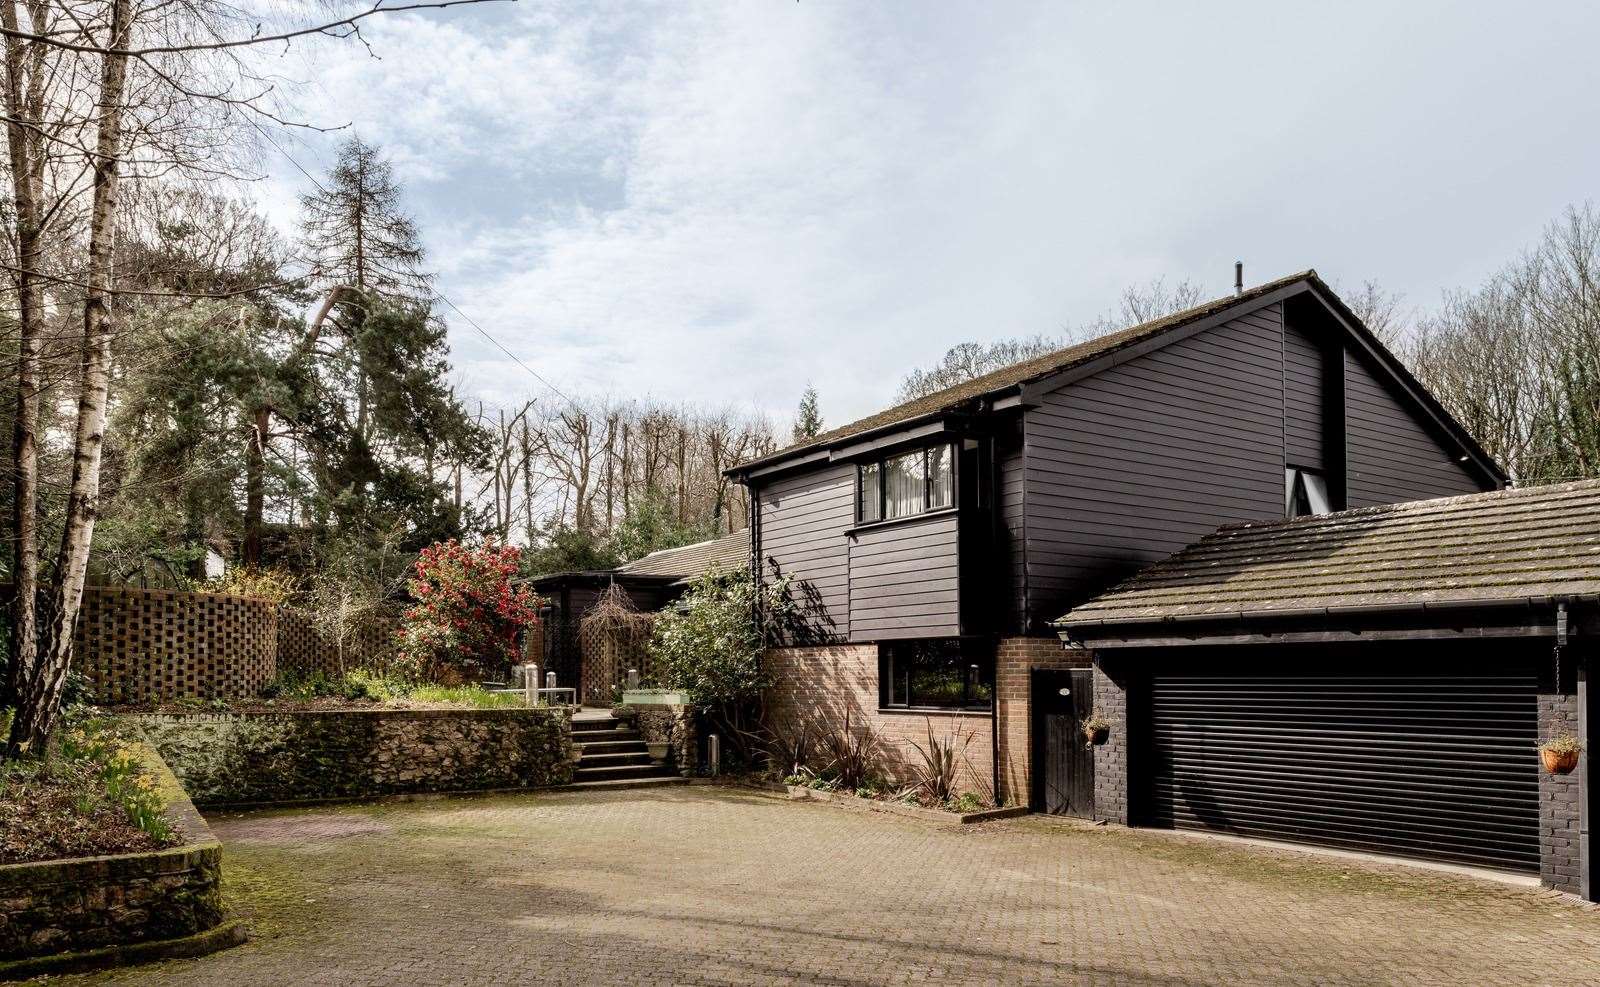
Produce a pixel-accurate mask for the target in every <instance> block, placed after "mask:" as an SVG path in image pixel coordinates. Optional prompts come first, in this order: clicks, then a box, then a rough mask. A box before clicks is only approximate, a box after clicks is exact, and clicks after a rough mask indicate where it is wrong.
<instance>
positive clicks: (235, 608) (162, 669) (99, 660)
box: [74, 586, 278, 703]
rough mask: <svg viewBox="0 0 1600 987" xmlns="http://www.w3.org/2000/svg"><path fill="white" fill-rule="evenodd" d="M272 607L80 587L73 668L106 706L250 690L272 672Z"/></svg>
mask: <svg viewBox="0 0 1600 987" xmlns="http://www.w3.org/2000/svg"><path fill="white" fill-rule="evenodd" d="M277 610H278V608H277V606H276V605H275V604H272V603H268V602H267V601H265V600H254V599H249V598H247V597H242V596H223V595H221V594H217V593H180V592H177V591H174V590H150V589H132V588H125V587H120V586H90V587H86V588H85V589H84V591H83V609H82V611H81V613H80V614H79V617H78V626H77V628H76V629H75V636H74V641H75V644H74V648H75V654H76V658H75V659H74V666H75V667H76V668H77V670H78V671H80V672H82V673H83V674H84V675H85V676H86V677H87V678H88V679H89V682H90V686H91V688H92V689H93V690H94V695H95V698H96V700H97V701H99V702H105V703H125V702H143V701H146V700H150V699H168V698H172V699H176V698H200V699H214V698H218V697H223V696H237V695H255V694H256V693H257V692H259V691H260V689H261V687H262V686H264V685H266V684H267V683H268V682H270V681H272V679H273V677H274V676H275V675H276V674H277V661H276V655H277V636H278V615H277Z"/></svg>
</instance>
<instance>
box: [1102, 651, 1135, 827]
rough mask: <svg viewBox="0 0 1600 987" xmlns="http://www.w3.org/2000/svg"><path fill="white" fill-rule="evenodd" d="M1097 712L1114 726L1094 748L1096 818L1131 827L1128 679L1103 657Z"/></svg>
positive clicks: (1124, 673)
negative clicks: (1104, 739) (1129, 822)
mask: <svg viewBox="0 0 1600 987" xmlns="http://www.w3.org/2000/svg"><path fill="white" fill-rule="evenodd" d="M1094 711H1095V713H1096V714H1097V715H1099V716H1101V717H1103V718H1105V720H1106V721H1107V722H1108V723H1110V724H1111V737H1110V739H1109V740H1107V741H1106V742H1105V743H1104V744H1101V745H1100V746H1098V747H1096V748H1095V749H1094V815H1095V818H1096V819H1104V820H1107V821H1109V822H1114V823H1121V824H1122V825H1124V826H1126V825H1127V824H1128V680H1127V674H1126V672H1124V671H1123V670H1121V669H1119V668H1117V666H1116V664H1115V663H1114V662H1113V663H1111V664H1109V665H1108V664H1107V663H1106V661H1105V660H1104V659H1103V658H1097V659H1096V660H1095V663H1094Z"/></svg>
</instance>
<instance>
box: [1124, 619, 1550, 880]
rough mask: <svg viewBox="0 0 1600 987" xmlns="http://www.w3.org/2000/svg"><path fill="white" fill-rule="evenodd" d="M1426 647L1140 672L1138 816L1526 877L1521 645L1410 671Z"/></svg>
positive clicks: (1530, 679) (1294, 653)
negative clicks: (1144, 684) (1144, 731)
mask: <svg viewBox="0 0 1600 987" xmlns="http://www.w3.org/2000/svg"><path fill="white" fill-rule="evenodd" d="M1433 647H1436V646H1435V645H1432V644H1426V643H1423V644H1418V645H1415V646H1408V647H1407V649H1405V650H1403V651H1399V650H1391V651H1389V652H1386V657H1380V656H1379V655H1378V654H1375V653H1374V652H1375V648H1374V647H1373V646H1368V647H1367V649H1365V650H1364V651H1362V652H1358V653H1355V654H1352V653H1346V654H1343V655H1341V654H1340V653H1339V652H1337V651H1333V652H1330V651H1329V650H1328V649H1310V648H1306V649H1302V650H1296V649H1295V648H1293V647H1286V648H1283V649H1278V650H1276V651H1275V652H1274V653H1273V654H1272V655H1271V656H1270V658H1268V659H1267V660H1260V659H1254V660H1241V659H1240V657H1239V656H1238V652H1237V650H1235V651H1234V652H1232V653H1230V652H1227V651H1212V652H1207V653H1205V654H1203V655H1202V654H1199V653H1195V652H1189V651H1188V649H1184V651H1185V652H1186V653H1185V654H1184V655H1183V658H1184V661H1183V662H1182V665H1181V666H1179V665H1176V664H1168V665H1166V666H1165V667H1163V666H1159V665H1158V666H1156V667H1154V668H1153V669H1152V671H1151V674H1150V678H1149V696H1148V700H1149V721H1148V727H1149V733H1148V747H1147V752H1148V756H1149V762H1148V763H1149V766H1150V768H1151V769H1152V770H1151V774H1150V778H1151V785H1152V787H1151V790H1150V791H1149V793H1148V794H1149V798H1148V803H1147V812H1148V815H1149V816H1150V818H1149V819H1148V820H1147V821H1148V822H1150V823H1152V824H1154V825H1165V826H1176V827H1180V828H1185V829H1205V830H1212V831H1221V832H1229V833H1237V834H1240V835H1244V836H1254V837H1261V838H1268V839H1281V840H1291V841H1298V842H1307V843H1317V844H1323V845H1328V846H1334V847H1342V848H1348V849H1355V850H1367V851H1374V852H1379V853H1392V854H1400V855H1404V856H1413V857H1425V858H1433V859H1440V860H1447V861H1452V862H1456V863H1465V864H1473V865H1479V866H1489V867H1497V868H1506V869H1513V870H1519V871H1537V870H1538V867H1539V775H1538V770H1539V769H1538V760H1537V756H1536V754H1535V747H1536V745H1537V743H1538V675H1537V672H1536V671H1535V667H1534V665H1533V664H1532V662H1531V661H1527V660H1524V661H1517V660H1516V658H1515V656H1516V655H1517V652H1516V651H1515V650H1513V649H1514V648H1516V647H1525V646H1521V645H1506V646H1502V647H1501V648H1500V649H1499V652H1500V653H1499V656H1498V658H1497V659H1496V660H1494V661H1468V662H1465V663H1462V662H1460V661H1442V660H1441V661H1435V662H1433V663H1419V660H1418V656H1419V653H1422V654H1426V653H1427V649H1429V648H1433ZM1356 654H1359V657H1360V659H1361V660H1360V663H1359V664H1354V663H1353V662H1352V661H1350V660H1348V659H1349V658H1352V657H1355V656H1356ZM1523 654H1524V655H1526V651H1524V652H1523ZM1508 655H1509V656H1510V657H1509V658H1508V657H1507V656H1508ZM1460 657H1466V656H1460ZM1528 657H1531V656H1528Z"/></svg>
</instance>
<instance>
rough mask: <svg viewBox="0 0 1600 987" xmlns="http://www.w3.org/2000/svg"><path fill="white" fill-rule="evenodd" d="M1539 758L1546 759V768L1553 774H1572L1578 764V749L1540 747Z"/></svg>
mask: <svg viewBox="0 0 1600 987" xmlns="http://www.w3.org/2000/svg"><path fill="white" fill-rule="evenodd" d="M1539 759H1540V760H1542V761H1544V769H1545V770H1546V771H1548V772H1550V773H1551V774H1553V775H1565V774H1571V773H1572V769H1573V768H1576V767H1577V766H1578V752H1577V751H1553V750H1547V749H1545V748H1540V749H1539Z"/></svg>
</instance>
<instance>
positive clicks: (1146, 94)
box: [254, 0, 1600, 427]
mask: <svg viewBox="0 0 1600 987" xmlns="http://www.w3.org/2000/svg"><path fill="white" fill-rule="evenodd" d="M367 25H368V26H367V27H365V28H364V31H363V33H364V36H365V38H366V40H367V42H368V44H369V45H370V53H369V50H368V48H367V47H364V46H362V45H360V44H356V43H349V42H346V43H339V42H333V41H323V42H319V43H315V44H312V45H302V46H300V47H299V48H297V49H296V50H295V51H294V52H293V53H292V55H285V56H284V61H285V66H286V67H285V68H284V70H283V71H285V72H286V73H287V74H289V75H291V76H296V77H298V78H299V79H301V80H302V81H303V82H304V85H303V86H301V87H300V89H299V91H298V94H297V96H296V97H295V98H296V100H297V102H298V108H299V110H300V111H301V113H302V116H303V118H305V119H308V120H311V121H314V122H316V123H319V124H322V125H326V126H336V125H345V124H348V125H349V130H353V131H354V132H356V133H359V134H360V135H361V136H362V137H363V138H364V139H366V140H369V141H374V142H377V143H378V144H380V145H381V146H382V147H383V149H384V151H385V152H386V153H387V154H388V155H389V156H390V158H391V159H392V160H393V162H394V165H395V169H396V173H397V175H398V177H399V178H400V179H401V181H402V182H403V183H404V184H405V186H406V190H407V203H408V207H409V208H410V210H411V211H412V213H413V214H414V216H415V218H416V219H417V221H418V224H419V226H420V228H421V230H422V234H423V239H424V243H425V245H426V247H427V249H428V252H429V263H430V265H431V266H432V267H433V268H434V269H435V270H436V271H437V272H438V288H439V290H440V292H441V293H442V294H443V295H445V296H446V297H448V298H449V300H450V301H451V302H453V303H454V304H455V305H456V306H458V307H459V308H460V310H461V311H462V312H464V313H466V315H467V316H468V317H470V318H471V319H472V320H473V321H474V322H476V323H477V324H478V325H479V326H481V327H482V328H483V329H484V330H487V331H488V332H489V333H490V334H491V335H492V336H493V337H494V338H495V339H497V340H498V341H499V342H500V343H501V344H502V345H503V346H504V347H505V348H506V349H507V350H509V351H511V352H512V353H513V354H515V355H516V357H517V358H518V359H520V360H521V361H522V363H523V364H526V367H527V369H525V368H524V367H523V366H519V364H518V363H517V362H515V361H514V360H512V359H511V358H510V357H508V356H507V355H506V354H505V353H503V352H501V351H500V350H499V349H498V348H496V347H495V346H494V345H493V344H492V343H490V342H489V341H488V340H486V339H485V338H484V337H483V336H482V335H480V334H479V333H478V332H477V331H476V330H475V329H473V328H472V326H471V325H469V324H468V323H467V322H466V321H464V320H463V319H462V317H460V316H459V315H457V313H455V312H453V311H450V310H449V309H448V308H446V309H444V310H443V314H444V315H445V316H446V318H447V319H448V320H449V322H450V325H451V333H450V339H451V346H452V352H453V363H454V365H455V368H456V374H457V383H458V387H459V388H460V390H461V391H462V392H463V393H464V394H465V395H467V396H468V397H469V398H473V399H477V398H481V399H482V400H484V401H485V402H488V403H490V404H503V405H511V404H517V403H520V402H521V401H522V400H524V399H526V398H529V397H541V398H545V399H549V400H558V398H557V397H556V395H555V394H554V393H552V391H551V390H550V387H549V385H553V387H554V388H555V389H556V390H557V391H559V392H560V393H561V394H564V395H570V396H572V397H591V396H592V397H603V396H605V397H613V398H630V397H637V398H649V399H654V400H659V401H665V402H673V403H676V402H693V403H698V404H702V405H708V406H716V407H721V406H733V407H737V408H743V409H753V410H758V411H762V412H765V413H767V414H769V415H770V416H771V417H772V419H773V420H774V422H775V423H776V424H778V425H780V426H784V427H786V426H787V423H788V422H789V421H790V419H791V418H792V417H793V414H794V409H795V406H796V404H797V402H798V400H799V397H800V394H801V391H802V389H803V388H804V387H805V386H806V385H807V384H808V383H809V384H812V385H814V386H815V387H816V388H817V390H818V392H819V394H820V399H821V407H822V412H823V416H824V419H825V420H826V421H827V422H829V423H830V424H834V425H837V424H842V423H844V422H846V421H849V420H851V419H853V418H856V417H860V416H862V415H865V414H869V413H871V412H873V411H874V410H876V409H879V408H881V407H884V406H886V405H888V404H890V403H892V399H893V396H894V392H895V390H896V387H897V385H898V384H899V381H900V379H901V377H902V376H903V375H904V374H905V373H906V371H908V370H910V369H911V368H913V367H916V366H925V365H927V364H930V363H932V362H935V361H937V360H938V358H939V357H940V356H941V355H942V354H943V352H944V351H945V349H947V348H948V347H950V346H952V345H954V344H956V343H959V342H963V341H967V340H978V341H983V340H992V339H1001V338H1007V337H1014V336H1024V335H1033V334H1036V333H1054V332H1057V331H1059V330H1061V329H1062V328H1064V327H1072V326H1076V325H1081V324H1083V323H1087V322H1089V321H1092V320H1093V319H1095V318H1096V317H1098V316H1100V315H1102V314H1103V313H1105V312H1107V311H1108V310H1110V309H1111V308H1112V307H1113V306H1114V305H1115V304H1116V301H1117V297H1118V295H1119V294H1120V292H1121V291H1122V290H1123V288H1124V287H1126V286H1128V285H1130V284H1143V283H1147V282H1149V281H1150V280H1152V279H1153V278H1157V277H1164V278H1166V279H1167V280H1168V281H1169V282H1173V281H1178V280H1183V279H1188V280H1191V281H1193V282H1196V283H1197V284H1199V285H1200V286H1202V287H1203V288H1204V289H1206V293H1207V295H1208V296H1220V295H1224V294H1227V293H1228V292H1229V291H1230V290H1231V288H1232V284H1233V264H1234V261H1235V260H1242V261H1243V262H1244V264H1245V279H1246V281H1247V282H1248V283H1258V282H1261V281H1266V280H1270V279H1272V278H1276V277H1279V276H1281V275H1284V274H1287V273H1291V272H1294V271H1299V270H1303V269H1305V268H1312V267H1314V268H1316V269H1317V270H1318V272H1319V273H1321V274H1322V275H1323V277H1324V278H1326V279H1329V280H1331V281H1333V282H1335V283H1337V284H1342V285H1346V286H1355V285H1359V284H1361V283H1362V282H1364V281H1367V280H1369V279H1370V280H1374V281H1376V282H1378V283H1379V284H1381V285H1382V286H1383V287H1384V288H1386V289H1388V290H1390V291H1394V292H1399V293H1401V294H1402V295H1403V296H1404V299H1405V303H1406V304H1407V305H1409V306H1415V307H1417V308H1419V309H1420V308H1425V307H1427V306H1431V305H1434V304H1436V303H1437V301H1438V299H1439V298H1440V295H1441V292H1442V291H1444V290H1447V289H1452V288H1461V287H1469V286H1472V285H1474V284H1477V283H1479V282H1481V281H1482V280H1483V279H1484V278H1485V277H1486V276H1487V275H1489V274H1490V273H1492V272H1493V271H1494V270H1495V269H1497V268H1498V267H1499V266H1501V265H1502V264H1504V263H1505V262H1506V261H1508V260H1510V259H1511V258H1513V257H1514V256H1516V255H1517V254H1518V253H1519V252H1520V251H1521V250H1522V249H1524V248H1525V247H1526V246H1527V245H1528V244H1529V243H1530V242H1531V241H1532V240H1533V239H1534V238H1535V237H1537V236H1538V234H1539V231H1540V230H1541V228H1542V227H1543V226H1544V225H1545V224H1547V223H1548V222H1550V221H1551V220H1553V219H1555V218H1556V217H1557V216H1558V215H1559V214H1560V213H1561V211H1562V210H1563V209H1564V208H1566V207H1567V206H1568V205H1569V204H1574V203H1582V202H1584V201H1585V200H1595V201H1600V126H1596V123H1597V120H1596V114H1597V105H1600V103H1597V99H1596V97H1597V95H1600V58H1596V57H1595V55H1594V48H1593V42H1594V39H1595V38H1597V37H1600V4H1589V3H1575V2H1574V3H1568V2H1551V3H1540V4H1504V3H1500V4H1487V3H1485V4H1468V3H1439V4H1433V3H1423V2H1407V3H1404V4H1396V3H1381V4H1356V3H1340V4H1311V3H1289V2H1274V3H1260V4H1250V3H1229V4H1192V3H1143V4H1110V3H1105V4H1084V3H1075V2H1064V0H1056V2H1046V3H1025V2H1018V3H1008V2H984V3H972V2H963V3H957V2H951V0H945V2H930V0H922V2H890V0H883V2H871V3H867V2H857V3H842V2H841V3H834V2H818V0H801V2H798V3H797V2H794V0H743V2H737V3H735V2H727V3H714V4H713V3H705V4H697V3H661V4H647V3H623V4H610V3H574V4H564V3H536V2H530V0H520V2H515V3H493V4H482V5H476V6H467V7H458V8H453V9H451V10H448V11H440V12H430V13H417V14H399V15H394V16H392V17H389V18H387V19H384V18H379V19H375V20H372V21H368V22H367ZM295 59H298V62H295V61H294V60H295ZM349 130H346V131H337V132H334V133H331V134H327V135H318V134H314V133H309V132H298V133H287V132H284V133H279V134H276V135H275V143H276V144H277V145H278V146H279V147H280V148H281V149H282V151H283V152H284V153H279V152H278V151H277V150H275V149H271V148H269V149H268V150H267V152H266V154H265V157H264V159H263V163H264V167H265V171H266V176H267V177H266V178H265V179H264V180H263V181H261V182H259V183H257V185H256V187H255V190H254V191H255V195H256V197H257V199H258V200H259V201H260V203H261V205H262V206H263V207H264V208H266V209H267V210H269V211H270V212H271V213H272V214H273V215H274V216H275V217H276V218H277V219H279V221H280V222H282V223H284V224H285V225H286V226H287V225H288V224H292V222H293V214H294V205H293V204H294V202H295V196H296V195H297V194H299V193H300V192H301V191H304V190H305V189H306V188H307V187H308V182H307V180H306V178H305V176H304V175H303V174H302V173H301V172H300V171H299V168H304V169H306V170H307V171H310V172H311V173H313V174H318V173H320V172H322V171H325V170H326V169H327V168H328V167H329V166H330V165H331V163H332V161H333V149H334V147H335V145H336V143H337V141H338V140H339V139H340V138H341V137H342V136H343V135H344V134H346V133H348V132H349ZM530 369H531V371H532V372H531V373H530ZM535 374H537V378H536V377H535V376H534V375H535ZM540 378H542V380H541V379H540Z"/></svg>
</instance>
